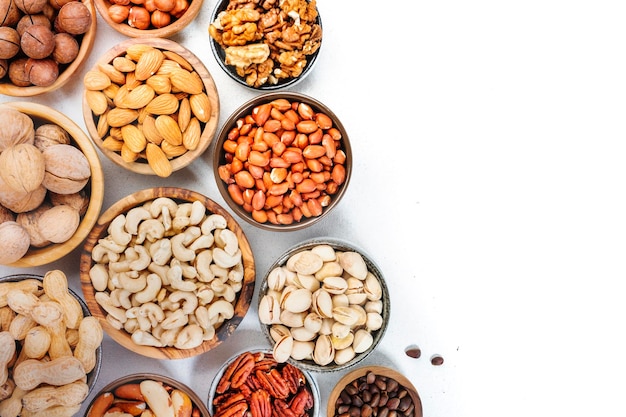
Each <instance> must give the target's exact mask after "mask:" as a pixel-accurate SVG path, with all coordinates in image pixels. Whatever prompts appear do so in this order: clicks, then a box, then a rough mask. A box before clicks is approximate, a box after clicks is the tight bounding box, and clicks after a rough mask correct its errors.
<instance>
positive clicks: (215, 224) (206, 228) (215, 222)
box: [200, 214, 228, 235]
mask: <svg viewBox="0 0 626 417" xmlns="http://www.w3.org/2000/svg"><path fill="white" fill-rule="evenodd" d="M227 226H228V223H227V222H226V218H225V217H224V216H222V215H221V214H210V215H209V216H207V218H206V219H204V221H203V222H202V224H201V225H200V228H201V230H202V234H203V235H208V234H211V232H213V230H215V229H225V228H226V227H227Z"/></svg>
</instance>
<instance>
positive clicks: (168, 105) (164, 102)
mask: <svg viewBox="0 0 626 417" xmlns="http://www.w3.org/2000/svg"><path fill="white" fill-rule="evenodd" d="M176 110H178V99H177V98H176V96H175V95H173V94H161V95H158V96H156V97H155V98H154V99H152V101H151V102H150V103H148V105H147V106H146V111H147V112H148V113H150V114H157V115H161V114H173V113H175V112H176Z"/></svg>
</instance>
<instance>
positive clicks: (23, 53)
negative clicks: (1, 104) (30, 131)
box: [0, 0, 97, 97]
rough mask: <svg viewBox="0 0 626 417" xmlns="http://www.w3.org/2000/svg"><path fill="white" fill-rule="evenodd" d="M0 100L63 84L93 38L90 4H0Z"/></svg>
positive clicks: (52, 0)
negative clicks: (0, 96)
mask: <svg viewBox="0 0 626 417" xmlns="http://www.w3.org/2000/svg"><path fill="white" fill-rule="evenodd" d="M0 21H1V25H0V94H5V95H9V96H15V97H30V96H36V95H40V94H44V93H47V92H50V91H53V90H56V89H58V88H60V87H62V86H64V85H65V84H67V83H68V82H69V81H70V80H71V79H72V78H73V77H74V76H75V74H76V72H77V71H78V70H79V69H80V67H81V66H82V64H83V62H84V61H85V60H86V59H87V57H88V56H89V54H90V52H91V49H92V47H93V43H94V40H95V37H96V21H97V18H96V9H95V7H94V4H93V1H92V0H83V1H79V0H71V1H68V0H0Z"/></svg>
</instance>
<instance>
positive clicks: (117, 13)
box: [108, 4, 130, 23]
mask: <svg viewBox="0 0 626 417" xmlns="http://www.w3.org/2000/svg"><path fill="white" fill-rule="evenodd" d="M129 11H130V6H126V5H122V4H112V5H111V7H109V10H108V13H109V17H110V18H111V20H112V21H114V22H115V23H122V22H123V21H125V20H126V19H127V18H128V12H129Z"/></svg>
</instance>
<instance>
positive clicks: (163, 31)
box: [94, 0, 204, 38]
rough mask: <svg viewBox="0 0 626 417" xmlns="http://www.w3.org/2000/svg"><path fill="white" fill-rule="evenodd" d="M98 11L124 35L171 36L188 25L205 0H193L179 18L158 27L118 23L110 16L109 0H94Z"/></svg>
mask: <svg viewBox="0 0 626 417" xmlns="http://www.w3.org/2000/svg"><path fill="white" fill-rule="evenodd" d="M94 2H95V4H96V9H97V10H98V13H99V14H100V16H101V17H102V19H104V21H105V22H107V23H108V24H109V26H111V27H112V28H113V29H115V30H116V31H117V32H119V33H121V34H122V35H125V36H128V37H131V38H169V37H170V36H172V35H174V34H176V33H178V32H180V31H181V30H183V29H184V28H185V27H187V26H188V25H189V24H190V23H191V22H192V21H193V20H194V19H195V18H196V16H197V15H198V13H199V12H200V10H201V9H202V4H203V2H204V0H193V1H191V2H190V3H189V8H188V9H187V11H186V12H185V13H184V14H183V15H182V16H181V17H180V18H179V19H176V20H175V21H173V22H172V23H170V24H169V25H167V26H164V27H162V28H158V29H156V28H155V29H137V28H134V27H131V26H129V25H128V23H126V20H125V21H124V22H122V23H116V22H114V21H113V19H111V16H109V12H108V11H109V7H111V5H112V4H111V3H110V2H108V0H94Z"/></svg>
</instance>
